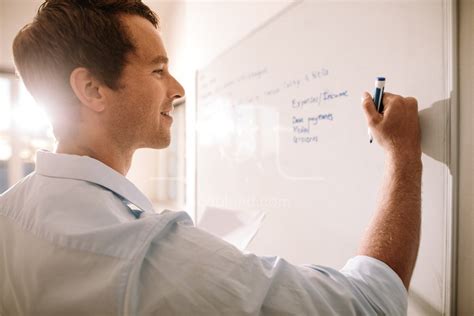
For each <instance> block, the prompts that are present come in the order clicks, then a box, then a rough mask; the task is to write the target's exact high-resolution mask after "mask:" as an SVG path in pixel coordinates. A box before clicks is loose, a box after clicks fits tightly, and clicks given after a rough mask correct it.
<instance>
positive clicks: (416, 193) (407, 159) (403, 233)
mask: <svg viewBox="0 0 474 316" xmlns="http://www.w3.org/2000/svg"><path fill="white" fill-rule="evenodd" d="M421 173H422V164H421V158H420V155H388V156H387V159H386V167H385V176H384V183H383V186H382V189H381V192H380V193H381V198H380V200H379V203H378V206H377V210H376V214H375V215H374V217H373V219H372V222H371V223H370V225H369V228H368V229H367V231H366V233H365V235H364V238H363V240H362V243H361V245H360V249H359V254H361V255H366V256H370V257H374V258H376V259H379V260H381V261H383V262H385V263H386V264H387V265H389V266H390V267H391V268H392V269H393V270H394V271H395V272H396V273H397V274H398V275H399V276H400V278H401V279H402V281H403V283H404V284H405V287H406V288H407V289H408V286H409V283H410V279H411V275H412V272H413V268H414V266H415V261H416V256H417V252H418V247H419V243H420V224H421Z"/></svg>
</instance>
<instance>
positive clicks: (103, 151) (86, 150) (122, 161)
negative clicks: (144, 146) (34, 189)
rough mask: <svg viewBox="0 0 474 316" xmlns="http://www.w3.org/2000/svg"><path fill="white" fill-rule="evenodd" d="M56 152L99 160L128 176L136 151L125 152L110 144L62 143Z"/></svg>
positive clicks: (59, 143)
mask: <svg viewBox="0 0 474 316" xmlns="http://www.w3.org/2000/svg"><path fill="white" fill-rule="evenodd" d="M56 152H57V153H58V154H69V155H78V156H88V157H90V158H93V159H96V160H99V161H100V162H102V163H104V164H106V165H107V166H109V167H110V168H112V169H114V170H115V171H117V172H118V173H120V174H122V175H123V176H126V175H127V172H128V170H129V169H130V165H131V163H132V157H133V153H134V150H133V149H132V150H128V151H127V150H123V149H121V148H118V147H117V146H113V144H110V143H109V144H100V145H99V144H98V145H95V144H81V143H74V142H68V141H60V142H58V146H57V149H56Z"/></svg>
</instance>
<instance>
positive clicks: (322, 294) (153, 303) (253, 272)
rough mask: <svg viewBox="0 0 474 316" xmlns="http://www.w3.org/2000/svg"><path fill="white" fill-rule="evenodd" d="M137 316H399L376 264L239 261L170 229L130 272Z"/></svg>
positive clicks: (396, 298) (223, 248)
mask: <svg viewBox="0 0 474 316" xmlns="http://www.w3.org/2000/svg"><path fill="white" fill-rule="evenodd" d="M136 266H137V269H139V273H137V274H136V275H138V277H137V280H136V288H137V291H136V293H137V296H136V299H137V301H136V302H135V303H136V304H133V305H134V306H136V309H137V310H136V311H137V313H136V314H139V315H149V314H150V315H151V314H157V313H159V314H162V315H383V314H386V315H405V314H406V306H407V299H406V291H405V289H404V287H403V284H401V281H400V279H398V276H397V275H396V274H395V273H394V272H393V271H392V270H390V268H389V267H388V266H386V265H385V264H384V263H382V262H380V261H378V260H376V259H373V258H369V257H364V256H360V257H355V258H353V259H351V260H349V262H348V263H347V264H346V266H345V267H344V268H343V269H342V270H341V271H337V270H334V269H331V268H327V267H321V266H315V265H311V266H296V265H293V264H290V263H289V262H287V261H286V260H284V259H282V258H279V257H259V256H256V255H254V254H244V253H242V252H241V251H240V250H238V249H237V248H235V247H234V246H232V245H230V244H228V243H227V242H225V241H223V240H221V239H219V238H217V237H214V236H213V235H210V234H208V233H206V232H204V231H202V230H199V229H197V228H195V227H194V226H192V225H190V224H189V221H182V222H180V221H177V222H174V223H172V224H169V225H167V227H166V228H165V229H163V230H162V231H160V232H159V233H158V234H156V235H155V236H154V237H153V239H152V241H151V243H150V244H149V247H148V249H147V251H146V255H145V256H144V258H143V261H142V262H141V263H140V264H139V265H136Z"/></svg>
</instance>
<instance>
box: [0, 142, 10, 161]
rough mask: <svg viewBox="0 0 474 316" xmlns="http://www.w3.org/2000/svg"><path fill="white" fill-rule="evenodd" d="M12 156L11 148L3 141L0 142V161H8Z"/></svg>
mask: <svg viewBox="0 0 474 316" xmlns="http://www.w3.org/2000/svg"><path fill="white" fill-rule="evenodd" d="M11 156H12V147H11V146H10V144H8V143H7V142H5V141H0V160H8V159H10V158H11Z"/></svg>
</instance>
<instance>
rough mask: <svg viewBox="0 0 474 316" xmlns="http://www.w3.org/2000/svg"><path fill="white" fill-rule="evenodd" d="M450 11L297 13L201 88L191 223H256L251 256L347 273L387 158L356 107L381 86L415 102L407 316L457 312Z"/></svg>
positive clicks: (394, 7) (295, 8)
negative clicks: (414, 255)
mask: <svg viewBox="0 0 474 316" xmlns="http://www.w3.org/2000/svg"><path fill="white" fill-rule="evenodd" d="M453 12H454V8H453V2H451V1H448V0H426V1H415V0H412V1H399V0H397V1H328V0H326V1H322V0H321V1H300V2H298V3H295V4H293V5H291V6H289V7H288V8H287V9H285V10H284V11H283V12H281V13H280V14H279V15H278V16H276V17H274V18H273V19H271V20H270V21H268V22H267V23H265V24H264V25H263V26H262V27H260V28H259V29H257V30H256V31H255V32H253V33H252V34H250V35H249V36H247V37H246V38H244V39H243V40H241V41H239V42H238V43H237V44H236V45H235V46H233V47H232V48H230V49H229V50H228V51H226V52H225V53H223V54H222V55H220V56H219V57H218V58H216V59H215V60H214V61H213V62H212V63H211V64H210V65H208V66H206V67H205V68H203V69H201V70H200V71H199V72H198V74H197V131H196V132H197V177H196V178H197V183H196V188H197V189H196V190H197V192H196V196H197V201H196V205H197V218H198V219H199V218H200V215H202V213H203V212H204V210H205V208H206V207H208V206H211V207H219V208H227V209H239V210H246V211H249V212H254V211H264V212H265V213H266V218H265V221H264V223H263V226H262V228H261V230H260V231H259V233H258V234H257V236H256V237H255V238H254V240H253V241H252V242H251V244H250V245H249V247H248V250H249V251H251V252H254V253H256V254H258V255H278V256H281V257H284V258H286V259H287V260H289V261H291V262H293V263H295V264H302V263H314V264H321V265H327V266H332V267H334V268H341V267H342V266H343V265H344V263H345V262H346V261H347V260H348V258H350V257H352V256H354V255H355V254H356V251H357V247H358V244H359V241H360V239H361V236H362V234H363V232H364V230H365V229H366V227H367V226H368V223H369V220H370V218H371V216H372V215H373V214H374V211H375V208H376V203H377V197H378V194H379V188H380V184H381V181H382V176H383V170H384V156H383V152H382V150H381V148H380V147H379V146H378V145H376V144H369V142H368V137H367V126H366V122H365V118H364V116H363V112H362V109H361V106H360V97H361V93H362V92H363V91H366V90H368V91H372V89H373V84H374V83H373V82H374V79H375V77H376V76H385V77H386V78H387V83H386V91H391V92H394V93H397V94H402V95H405V96H415V97H416V98H417V99H418V101H419V107H420V121H421V125H422V133H423V136H422V143H423V152H424V154H423V158H422V159H423V168H424V169H423V185H422V191H423V192H422V198H423V203H422V204H423V205H422V217H423V219H422V220H423V222H422V238H421V246H420V251H419V255H418V260H417V264H416V268H415V272H414V276H413V279H412V283H411V288H410V297H409V315H442V314H450V313H451V312H452V310H453V304H452V301H453V294H452V292H453V291H454V286H453V272H452V270H453V264H452V260H453V251H454V248H453V246H452V245H453V241H454V238H453V237H452V236H453V232H454V226H453V223H454V211H453V210H454V202H455V199H454V198H453V197H454V190H455V188H454V184H453V183H455V181H454V180H453V179H454V177H455V165H454V164H453V162H454V161H455V159H454V158H455V156H454V154H453V153H455V149H456V148H455V147H456V146H455V141H453V139H455V136H456V135H455V132H454V131H455V129H454V128H453V125H455V122H454V120H455V118H456V111H455V107H454V106H451V105H453V104H455V102H454V99H453V98H454V97H455V95H454V94H453V91H454V89H453V78H455V75H454V73H453V72H454V70H453V69H454V67H453V63H454V61H453V56H455V54H454V53H453V51H454V47H455V43H453V36H452V34H453V31H454V30H453V28H454V25H455V24H454V21H453V20H454V17H453Z"/></svg>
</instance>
